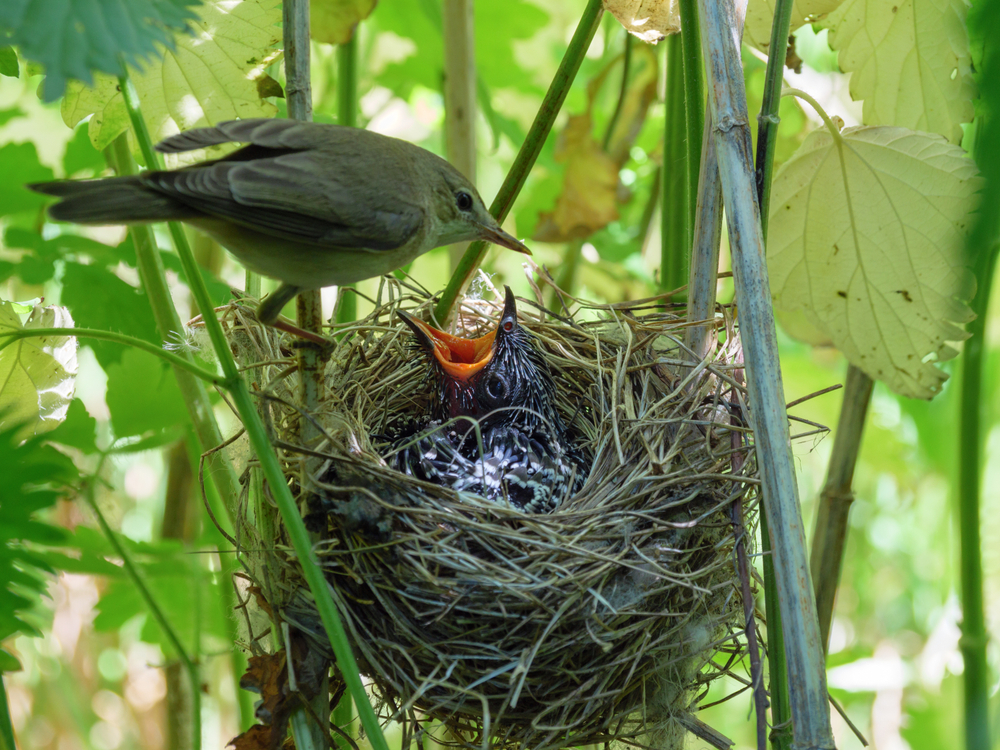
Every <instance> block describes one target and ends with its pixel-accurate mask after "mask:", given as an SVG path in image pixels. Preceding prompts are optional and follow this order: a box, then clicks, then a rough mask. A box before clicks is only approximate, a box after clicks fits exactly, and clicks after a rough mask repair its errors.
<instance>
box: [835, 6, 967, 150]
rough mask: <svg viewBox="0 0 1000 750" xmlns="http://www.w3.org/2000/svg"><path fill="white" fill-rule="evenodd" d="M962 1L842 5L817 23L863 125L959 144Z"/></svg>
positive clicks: (963, 90) (963, 88)
mask: <svg viewBox="0 0 1000 750" xmlns="http://www.w3.org/2000/svg"><path fill="white" fill-rule="evenodd" d="M968 8H969V5H968V3H967V2H965V0H893V1H892V2H887V0H845V2H844V4H843V5H841V6H840V7H839V8H838V9H837V10H836V11H835V12H834V13H831V14H830V16H829V17H828V18H827V19H826V21H825V22H824V24H823V25H824V26H826V27H828V28H829V29H830V46H831V47H832V48H833V49H835V50H837V51H838V52H839V53H840V54H839V57H838V59H839V61H840V67H841V69H842V70H843V71H844V72H845V73H851V88H850V90H851V96H852V97H854V98H855V99H864V102H865V103H864V109H863V112H862V117H863V119H864V122H865V124H866V125H898V126H900V127H904V128H912V129H913V130H925V131H928V132H931V133H940V134H941V135H943V136H944V137H945V138H947V139H948V140H949V141H951V142H952V143H958V142H959V141H961V139H962V128H961V124H962V123H965V122H971V120H972V115H973V111H972V99H973V97H974V96H975V86H974V84H973V81H972V73H971V58H970V56H969V35H968V33H967V32H966V29H965V17H966V14H967V12H968Z"/></svg>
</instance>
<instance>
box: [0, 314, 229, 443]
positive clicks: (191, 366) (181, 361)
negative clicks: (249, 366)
mask: <svg viewBox="0 0 1000 750" xmlns="http://www.w3.org/2000/svg"><path fill="white" fill-rule="evenodd" d="M36 336H76V337H78V338H81V339H96V340H98V341H112V342H114V343H116V344H123V345H125V346H131V347H133V348H135V349H141V350H142V351H144V352H149V353H150V354H152V355H153V356H154V357H159V358H160V359H162V360H164V361H165V362H168V363H170V364H171V365H173V366H174V367H176V368H178V369H180V370H183V371H184V372H188V373H191V374H192V375H194V376H195V377H198V378H201V379H202V380H204V381H205V382H206V383H212V384H213V385H222V383H223V378H221V377H219V376H218V375H217V374H216V373H214V372H211V371H209V370H206V369H205V368H204V367H199V366H198V365H196V364H195V363H194V362H192V361H191V360H189V359H186V358H184V357H181V356H179V355H177V354H174V353H173V352H168V351H166V350H164V349H161V348H160V347H158V346H157V345H156V344H153V343H150V342H149V341H146V340H144V339H138V338H136V337H134V336H128V335H126V334H124V333H116V332H115V331H101V330H98V329H96V328H19V329H16V330H14V329H8V330H6V331H3V332H2V333H0V351H2V350H3V349H6V348H7V347H8V346H10V345H11V344H13V343H14V342H15V341H19V340H20V339H28V338H33V337H36ZM219 442H222V440H221V438H220V440H219Z"/></svg>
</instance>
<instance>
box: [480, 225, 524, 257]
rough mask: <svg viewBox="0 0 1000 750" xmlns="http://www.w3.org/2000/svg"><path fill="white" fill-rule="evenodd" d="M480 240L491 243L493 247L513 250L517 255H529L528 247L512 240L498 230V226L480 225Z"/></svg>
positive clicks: (509, 236)
mask: <svg viewBox="0 0 1000 750" xmlns="http://www.w3.org/2000/svg"><path fill="white" fill-rule="evenodd" d="M480 226H481V227H482V235H481V236H482V238H483V239H484V240H486V241H487V242H492V243H493V244H494V245H502V246H503V247H506V248H508V249H510V250H514V251H515V252H518V253H524V254H525V255H531V251H530V250H529V249H528V247H527V246H526V245H525V244H524V243H523V242H521V241H519V240H516V239H514V237H512V236H511V235H509V234H507V233H506V232H505V231H503V229H501V228H500V225H499V224H496V223H494V224H492V225H487V224H482V225H480Z"/></svg>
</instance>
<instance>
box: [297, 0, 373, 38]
mask: <svg viewBox="0 0 1000 750" xmlns="http://www.w3.org/2000/svg"><path fill="white" fill-rule="evenodd" d="M375 2H376V0H312V2H311V3H310V4H309V36H310V37H312V39H313V41H316V42H326V43H327V44H345V43H346V42H349V41H351V37H353V36H354V29H355V28H357V25H358V24H359V23H360V22H361V21H363V20H365V19H366V18H368V16H370V15H371V12H372V10H374V9H375Z"/></svg>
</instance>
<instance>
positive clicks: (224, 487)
mask: <svg viewBox="0 0 1000 750" xmlns="http://www.w3.org/2000/svg"><path fill="white" fill-rule="evenodd" d="M123 83H124V81H123V80H121V79H119V85H123ZM139 119H140V120H141V118H139ZM149 151H150V153H153V152H152V149H151V148H150V149H149ZM106 154H107V156H108V161H109V163H110V164H111V166H112V167H114V169H115V171H116V172H117V173H118V174H119V175H123V176H124V175H134V174H136V172H137V166H136V163H135V161H134V160H133V159H132V154H131V153H130V152H129V149H128V143H127V141H126V139H125V137H124V135H122V136H119V137H118V138H116V139H115V140H114V142H112V144H111V146H110V147H109V148H108V149H107V151H106ZM145 156H146V158H147V163H152V164H156V161H155V154H154V161H153V162H149V161H148V159H149V155H148V154H146V155H145ZM129 233H130V234H131V236H132V241H133V244H134V245H135V257H136V267H137V268H138V271H139V278H140V280H141V281H142V287H143V289H144V290H145V291H146V295H147V296H148V298H149V303H150V307H151V309H152V311H153V318H154V320H156V327H157V331H158V332H159V334H160V338H161V339H163V340H164V341H170V339H171V337H172V336H176V335H180V334H181V332H182V331H183V330H184V327H183V325H182V324H181V320H180V317H179V316H178V315H177V310H176V308H175V307H174V301H173V298H172V297H171V295H170V289H169V287H168V286H167V280H166V276H165V274H164V270H163V260H162V258H161V257H160V251H159V248H158V247H157V246H156V241H155V239H154V237H153V230H152V227H150V226H148V225H135V226H132V227H129ZM195 274H196V275H197V276H198V278H199V279H200V278H201V271H200V269H199V268H198V267H197V266H195ZM188 283H189V284H190V283H191V281H190V276H189V280H188ZM199 312H202V313H204V314H206V315H211V314H213V313H212V308H211V306H209V307H208V308H207V309H206V308H203V307H201V306H199ZM179 357H180V358H181V359H183V360H187V361H188V362H189V363H190V364H191V365H193V364H194V358H193V356H192V355H191V353H190V352H188V351H185V350H182V351H180V352H179ZM178 367H180V366H179V365H175V370H174V372H175V375H176V379H177V386H178V388H179V389H180V392H181V397H182V398H183V400H184V405H185V407H186V408H187V410H188V415H189V416H190V418H191V423H192V424H193V425H194V428H195V432H196V434H197V435H198V440H199V441H200V442H201V446H202V451H207V450H209V449H210V448H214V447H215V446H216V445H219V443H221V442H222V433H221V432H220V431H219V425H218V423H217V422H216V421H215V413H214V412H213V410H212V404H211V401H209V398H208V391H207V390H206V389H205V386H204V384H203V383H201V382H200V381H199V380H197V379H195V378H194V377H192V375H197V374H198V373H196V372H191V371H190V370H189V368H186V367H180V369H177V368H178ZM209 468H210V470H211V471H210V473H211V475H212V478H213V480H214V481H215V482H216V484H217V486H218V487H219V489H220V491H221V492H222V495H223V497H225V498H226V499H227V501H229V502H227V508H226V510H227V512H228V513H229V514H232V512H233V505H231V504H230V503H234V502H235V499H236V497H237V494H238V489H237V488H238V486H239V482H238V479H237V477H236V473H235V471H234V470H233V467H232V464H230V463H229V462H228V461H226V460H225V458H224V457H223V455H222V454H221V453H216V454H213V455H212V456H211V457H210V458H209Z"/></svg>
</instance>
